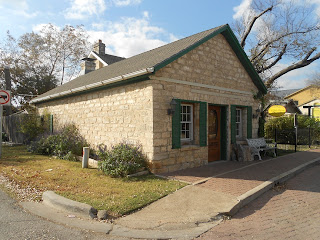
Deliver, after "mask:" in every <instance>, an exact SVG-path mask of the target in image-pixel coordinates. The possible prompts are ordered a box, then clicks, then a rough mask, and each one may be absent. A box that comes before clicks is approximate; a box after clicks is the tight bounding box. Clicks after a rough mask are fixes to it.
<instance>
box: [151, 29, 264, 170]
mask: <svg viewBox="0 0 320 240" xmlns="http://www.w3.org/2000/svg"><path fill="white" fill-rule="evenodd" d="M152 79H153V82H152V84H153V91H154V92H153V99H154V100H153V101H154V117H153V118H154V127H153V132H154V136H153V139H154V159H153V169H154V171H155V172H167V171H175V170H178V169H183V168H189V167H195V166H200V165H203V164H207V162H208V148H207V147H199V146H196V145H194V146H183V147H182V148H181V149H172V140H171V139H172V130H171V128H172V116H169V115H167V109H168V108H169V107H170V105H169V103H170V101H171V99H172V98H178V99H184V100H193V101H203V102H207V103H209V104H221V105H227V106H228V110H229V111H228V127H227V128H228V133H227V134H228V152H227V155H228V159H229V158H230V137H231V135H230V120H229V119H230V105H231V104H232V105H243V106H252V109H253V111H255V109H257V108H258V106H259V102H258V101H255V100H254V99H253V94H254V93H257V91H258V89H257V88H256V86H255V85H254V83H253V82H252V80H251V78H250V77H249V75H248V74H247V72H246V71H245V69H244V68H243V66H242V64H241V63H240V61H239V60H238V58H237V57H236V55H235V53H234V52H233V51H232V49H231V47H230V46H229V44H228V43H227V41H226V40H225V38H224V37H223V36H222V35H218V36H216V37H214V38H213V39H211V40H209V41H207V42H206V43H204V44H202V45H201V46H199V47H197V48H196V49H194V50H192V51H191V52H189V53H187V54H185V55H184V56H182V57H181V58H179V59H177V60H176V61H174V62H172V63H170V64H169V65H167V66H166V67H164V68H162V69H161V70H159V71H158V72H156V74H155V76H153V77H152ZM243 123H244V124H246V121H244V122H243ZM257 132H258V120H257V119H253V133H252V135H253V137H257Z"/></svg>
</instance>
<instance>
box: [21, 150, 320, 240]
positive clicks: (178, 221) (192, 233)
mask: <svg viewBox="0 0 320 240" xmlns="http://www.w3.org/2000/svg"><path fill="white" fill-rule="evenodd" d="M319 162H320V150H313V151H308V152H298V153H293V154H289V155H285V156H282V157H277V158H272V159H268V160H263V161H252V162H228V161H221V162H215V163H212V164H209V165H207V166H202V167H198V168H193V169H187V170H181V171H177V172H174V173H170V174H165V175H164V177H167V178H171V179H176V180H181V181H185V182H188V183H190V185H188V186H187V187H185V188H183V189H181V190H179V191H177V192H175V193H173V194H170V195H169V196H166V197H164V198H162V199H160V200H158V201H156V202H154V203H152V204H150V205H149V206H147V207H145V208H144V209H142V210H140V211H137V212H135V213H133V214H131V215H128V216H125V217H122V218H120V219H118V220H117V221H115V223H114V224H106V226H105V228H104V227H103V226H101V225H99V228H100V227H102V229H104V230H103V231H105V232H106V233H108V235H109V236H110V237H111V236H118V237H129V238H144V239H148V238H149V239H155V238H156V239H170V238H173V239H192V238H195V237H197V236H199V235H200V234H202V233H203V232H205V231H207V230H209V229H210V228H212V227H214V226H215V225H217V224H219V223H220V222H221V221H222V220H223V219H224V218H225V217H227V216H228V215H233V214H235V213H236V212H237V211H238V210H239V209H240V208H241V207H242V206H244V205H246V204H248V203H249V202H250V201H252V200H254V199H255V198H257V197H258V196H260V195H261V194H262V193H264V192H266V191H268V190H269V189H271V188H272V187H273V186H274V185H275V184H278V183H280V182H283V181H286V180H287V179H289V178H291V177H293V176H294V175H296V174H298V173H299V172H301V171H303V170H304V169H306V168H307V167H311V166H312V165H315V164H318V163H319ZM28 205H29V210H30V211H32V212H35V213H36V212H37V211H36V208H37V207H36V205H35V204H31V205H32V208H31V207H30V204H24V206H25V207H26V208H27V209H28ZM38 212H39V211H38ZM49 215H51V216H52V213H50V214H49ZM43 217H46V216H43ZM65 222H66V221H64V223H65ZM97 223H98V222H97ZM99 224H101V223H99ZM80 227H83V226H80ZM95 230H97V229H95Z"/></svg>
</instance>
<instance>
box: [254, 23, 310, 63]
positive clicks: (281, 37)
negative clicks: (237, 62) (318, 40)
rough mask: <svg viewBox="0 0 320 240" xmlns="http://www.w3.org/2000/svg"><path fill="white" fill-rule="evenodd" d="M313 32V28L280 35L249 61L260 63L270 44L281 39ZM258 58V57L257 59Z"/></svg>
mask: <svg viewBox="0 0 320 240" xmlns="http://www.w3.org/2000/svg"><path fill="white" fill-rule="evenodd" d="M313 30H314V28H310V29H308V30H306V31H297V32H290V33H286V34H283V35H281V36H280V37H278V38H276V39H274V40H271V41H269V42H267V43H266V44H265V45H264V47H263V48H262V49H261V50H260V52H259V53H258V54H257V55H255V56H253V58H251V59H250V61H251V62H253V61H260V60H261V59H262V58H263V57H264V55H265V51H266V50H267V48H268V47H270V45H271V44H273V43H275V42H277V41H279V40H281V39H283V38H285V37H288V36H290V35H293V34H306V33H308V32H311V31H313ZM263 53H264V54H263ZM261 54H263V55H262V56H260V55H261ZM259 56H260V57H259ZM258 57H259V59H257V58H258ZM256 59H257V60H256Z"/></svg>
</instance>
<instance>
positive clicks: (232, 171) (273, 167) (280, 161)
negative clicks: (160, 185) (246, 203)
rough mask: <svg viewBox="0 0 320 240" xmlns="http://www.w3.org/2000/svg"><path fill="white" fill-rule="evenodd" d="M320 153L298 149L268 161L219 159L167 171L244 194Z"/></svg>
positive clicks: (216, 189)
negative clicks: (207, 163) (201, 164)
mask: <svg viewBox="0 0 320 240" xmlns="http://www.w3.org/2000/svg"><path fill="white" fill-rule="evenodd" d="M318 157H320V150H312V151H308V152H298V153H293V154H288V155H285V156H281V157H277V158H272V159H268V160H264V161H253V162H231V161H227V162H217V163H213V164H209V165H207V166H202V167H198V168H193V169H186V170H181V171H177V172H173V173H168V174H165V176H167V177H170V178H174V179H178V180H183V181H187V182H191V183H195V182H197V181H201V180H205V179H207V178H208V177H209V180H207V181H206V182H204V183H201V184H199V185H198V186H199V187H204V188H209V189H212V190H214V191H218V192H223V193H228V194H231V195H233V196H236V197H237V196H240V195H242V194H244V193H246V192H247V191H249V190H251V189H252V188H254V187H256V186H258V185H260V184H261V183H263V182H264V181H267V180H269V179H271V178H273V177H276V176H278V175H280V174H282V173H284V172H286V171H289V170H291V169H293V168H295V167H297V166H299V165H301V164H304V163H306V162H308V161H311V160H313V159H315V158H318Z"/></svg>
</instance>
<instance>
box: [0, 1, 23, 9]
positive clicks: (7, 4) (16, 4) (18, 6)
mask: <svg viewBox="0 0 320 240" xmlns="http://www.w3.org/2000/svg"><path fill="white" fill-rule="evenodd" d="M0 7H9V8H12V9H20V10H28V8H29V7H28V4H27V0H10V1H8V0H0Z"/></svg>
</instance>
